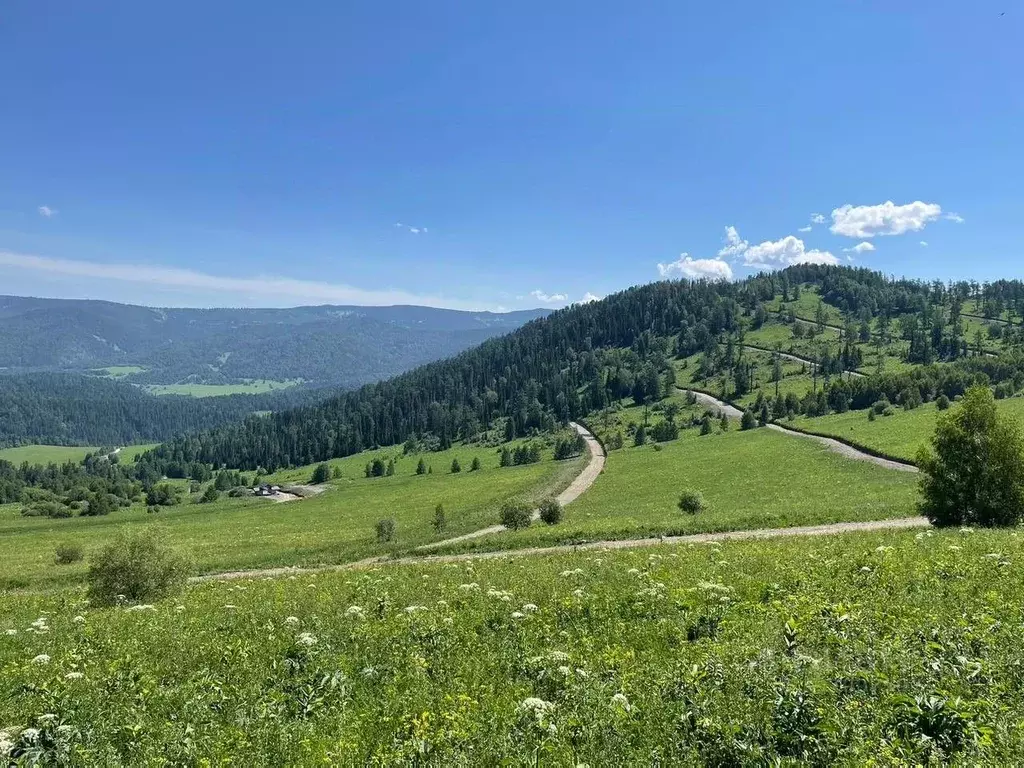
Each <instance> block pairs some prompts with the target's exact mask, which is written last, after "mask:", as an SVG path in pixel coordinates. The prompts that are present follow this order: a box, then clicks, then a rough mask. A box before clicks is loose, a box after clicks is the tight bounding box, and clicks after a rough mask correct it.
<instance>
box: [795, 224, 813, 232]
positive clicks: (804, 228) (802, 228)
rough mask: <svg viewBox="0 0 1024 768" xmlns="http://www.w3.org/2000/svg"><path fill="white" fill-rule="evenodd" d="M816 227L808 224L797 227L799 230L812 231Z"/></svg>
mask: <svg viewBox="0 0 1024 768" xmlns="http://www.w3.org/2000/svg"><path fill="white" fill-rule="evenodd" d="M812 229H814V227H812V226H811V225H810V224H808V225H807V226H806V227H797V230H796V231H797V232H810V231H811V230H812Z"/></svg>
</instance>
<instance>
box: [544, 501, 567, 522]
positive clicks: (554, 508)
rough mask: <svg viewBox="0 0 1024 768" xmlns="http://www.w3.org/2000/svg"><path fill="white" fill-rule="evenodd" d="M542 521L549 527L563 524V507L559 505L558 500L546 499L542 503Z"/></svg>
mask: <svg viewBox="0 0 1024 768" xmlns="http://www.w3.org/2000/svg"><path fill="white" fill-rule="evenodd" d="M540 519H541V520H543V521H544V522H545V523H547V524H548V525H557V524H558V523H560V522H562V505H561V504H559V503H558V499H544V501H542V502H541V503H540Z"/></svg>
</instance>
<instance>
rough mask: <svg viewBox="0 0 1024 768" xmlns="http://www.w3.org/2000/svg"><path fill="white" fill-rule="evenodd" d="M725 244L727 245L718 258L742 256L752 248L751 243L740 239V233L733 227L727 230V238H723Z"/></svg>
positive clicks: (720, 251)
mask: <svg viewBox="0 0 1024 768" xmlns="http://www.w3.org/2000/svg"><path fill="white" fill-rule="evenodd" d="M723 242H724V243H725V245H724V246H723V247H722V249H721V250H719V252H718V257H719V258H720V259H728V258H732V257H733V256H740V255H741V254H743V253H744V252H745V251H746V250H747V248H748V247H749V246H750V243H748V242H747V241H746V240H744V239H742V238H741V237H740V233H739V232H737V231H736V227H734V226H731V225H730V226H728V227H726V228H725V237H724V238H723Z"/></svg>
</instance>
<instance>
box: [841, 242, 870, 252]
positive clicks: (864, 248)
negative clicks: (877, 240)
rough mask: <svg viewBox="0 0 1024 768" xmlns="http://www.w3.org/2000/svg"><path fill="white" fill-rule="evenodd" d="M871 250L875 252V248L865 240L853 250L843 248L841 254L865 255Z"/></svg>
mask: <svg viewBox="0 0 1024 768" xmlns="http://www.w3.org/2000/svg"><path fill="white" fill-rule="evenodd" d="M873 250H875V246H873V245H872V244H871V243H869V242H868V241H867V240H865V241H864V242H861V243H857V244H856V245H855V246H853V248H843V253H867V252H868V251H873Z"/></svg>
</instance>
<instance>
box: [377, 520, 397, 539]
mask: <svg viewBox="0 0 1024 768" xmlns="http://www.w3.org/2000/svg"><path fill="white" fill-rule="evenodd" d="M374 530H375V531H376V532H377V543H378V544H387V543H388V542H389V541H394V540H395V538H396V536H397V529H396V526H395V521H394V520H392V519H391V518H390V517H386V518H384V519H383V520H378V521H377V525H375V526H374Z"/></svg>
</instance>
